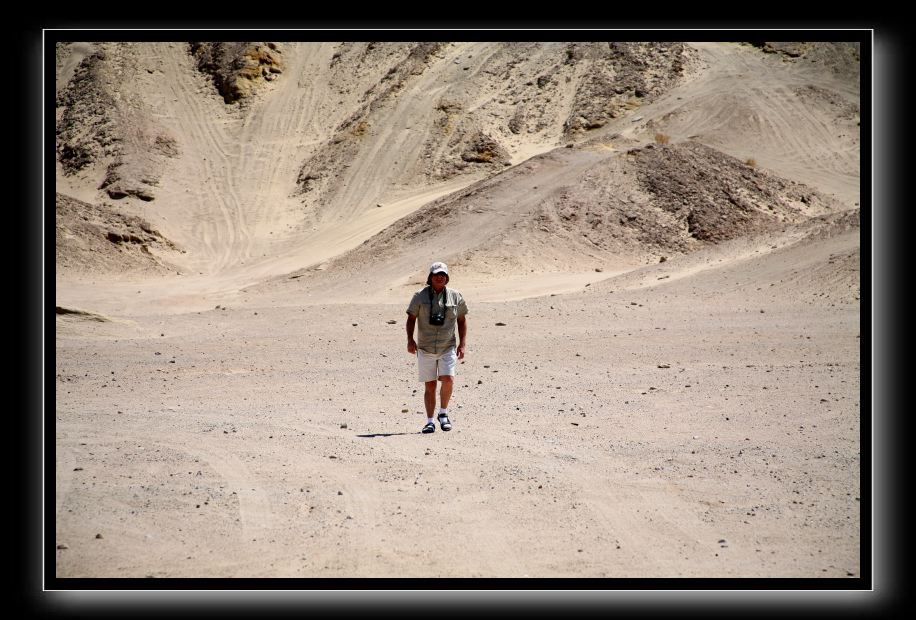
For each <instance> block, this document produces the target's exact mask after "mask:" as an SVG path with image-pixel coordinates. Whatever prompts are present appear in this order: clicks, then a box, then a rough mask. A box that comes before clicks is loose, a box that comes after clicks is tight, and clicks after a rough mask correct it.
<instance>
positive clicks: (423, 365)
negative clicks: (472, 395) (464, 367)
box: [417, 347, 458, 383]
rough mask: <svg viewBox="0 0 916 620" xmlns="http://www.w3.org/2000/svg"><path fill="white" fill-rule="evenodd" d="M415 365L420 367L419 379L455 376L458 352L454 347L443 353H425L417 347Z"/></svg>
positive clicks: (432, 379) (426, 379)
mask: <svg viewBox="0 0 916 620" xmlns="http://www.w3.org/2000/svg"><path fill="white" fill-rule="evenodd" d="M417 365H418V366H419V368H420V381H423V382H424V383H425V382H426V381H435V380H436V379H438V378H439V377H441V376H442V375H451V376H453V377H454V376H455V367H456V366H457V365H458V354H457V352H456V350H455V347H452V348H451V349H449V350H448V351H446V352H444V353H438V354H436V353H427V352H425V351H423V350H421V349H417Z"/></svg>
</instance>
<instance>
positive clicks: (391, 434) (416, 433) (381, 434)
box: [357, 431, 421, 438]
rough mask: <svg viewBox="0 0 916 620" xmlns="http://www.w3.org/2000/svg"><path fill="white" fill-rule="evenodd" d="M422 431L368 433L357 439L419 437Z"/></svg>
mask: <svg viewBox="0 0 916 620" xmlns="http://www.w3.org/2000/svg"><path fill="white" fill-rule="evenodd" d="M419 434H421V431H416V432H415V433H368V434H366V435H357V437H369V438H371V437H394V436H395V435H419Z"/></svg>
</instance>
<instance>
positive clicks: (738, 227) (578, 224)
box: [46, 42, 863, 587]
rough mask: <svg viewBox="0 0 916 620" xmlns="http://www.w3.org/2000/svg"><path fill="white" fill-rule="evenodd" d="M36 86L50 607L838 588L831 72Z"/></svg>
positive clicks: (817, 54) (118, 69) (379, 66)
mask: <svg viewBox="0 0 916 620" xmlns="http://www.w3.org/2000/svg"><path fill="white" fill-rule="evenodd" d="M55 61H56V75H57V93H56V97H57V116H58V134H57V141H58V147H57V152H56V154H52V155H56V157H57V169H58V172H57V192H58V194H57V213H56V229H57V247H56V265H55V267H56V269H55V278H56V306H57V312H58V314H57V325H56V334H55V338H56V351H55V360H54V369H55V377H54V380H55V381H56V391H55V402H54V403H53V405H54V416H53V424H51V425H48V427H47V429H46V430H47V432H53V433H54V438H55V458H56V470H55V472H54V476H55V482H54V483H55V487H56V493H55V498H56V504H55V506H54V507H53V510H52V512H53V518H54V527H55V530H56V540H55V541H54V542H55V544H56V546H57V550H56V575H57V576H58V577H159V578H169V577H595V578H597V577H650V578H651V577H797V578H818V577H834V578H836V577H844V578H846V577H850V578H851V577H859V576H861V574H860V571H861V558H860V554H861V552H862V536H863V533H862V531H861V529H860V527H861V523H860V510H861V509H862V501H861V496H860V489H861V486H860V482H861V481H860V474H861V442H860V431H861V426H860V425H861V420H860V406H861V402H860V389H861V385H860V375H861V368H860V355H861V349H860V347H861V340H860V318H861V315H860V303H861V301H860V273H859V269H860V232H859V231H860V212H859V201H860V195H859V191H860V189H859V165H860V162H859V88H860V87H859V70H858V61H859V56H858V48H857V47H856V46H855V45H853V44H811V43H774V44H754V45H751V44H744V43H737V42H736V43H724V42H720V43H712V42H690V43H677V44H674V43H671V44H661V43H657V44H633V43H630V44H619V43H616V44H615V43H610V44H608V43H600V44H599V43H593V44H582V43H579V44H573V43H526V44H512V43H437V44H429V43H422V44H420V43H296V42H278V43H237V44H228V43H226V44H213V43H86V42H61V43H58V45H57V57H56V59H55ZM436 260H442V261H445V262H446V263H448V265H449V267H450V283H449V286H450V287H453V288H455V289H457V290H458V291H460V292H461V293H462V294H463V296H464V297H465V299H466V300H467V304H468V308H469V313H468V316H467V320H468V326H469V327H468V341H467V355H466V357H465V359H464V360H463V361H462V362H461V363H460V364H459V367H458V372H457V376H456V379H455V390H454V395H453V397H452V401H451V404H450V411H451V418H452V422H453V424H454V428H453V430H451V431H450V432H442V431H441V430H440V429H437V431H436V432H435V433H433V434H431V435H424V434H421V433H420V428H421V426H422V424H423V422H424V421H425V413H424V410H423V387H422V384H421V383H420V382H419V381H418V380H417V370H416V360H415V358H414V357H413V356H412V355H409V354H408V353H407V349H406V333H405V319H406V316H407V315H406V314H405V309H406V307H407V304H408V302H409V300H410V296H411V295H412V294H413V292H414V291H416V290H418V289H420V288H422V287H423V285H424V283H425V280H426V275H427V270H428V267H429V265H430V263H432V262H433V261H436ZM470 587H473V584H472V585H471V586H470Z"/></svg>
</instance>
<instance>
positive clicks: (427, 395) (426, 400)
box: [423, 381, 436, 420]
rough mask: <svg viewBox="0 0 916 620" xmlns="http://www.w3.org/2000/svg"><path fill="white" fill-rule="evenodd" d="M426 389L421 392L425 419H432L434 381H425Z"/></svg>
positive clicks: (434, 392) (434, 396)
mask: <svg viewBox="0 0 916 620" xmlns="http://www.w3.org/2000/svg"><path fill="white" fill-rule="evenodd" d="M425 386H426V391H425V392H424V393H423V404H424V405H426V419H427V420H432V419H433V415H435V413H436V382H435V381H426V382H425Z"/></svg>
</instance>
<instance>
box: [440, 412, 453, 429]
mask: <svg viewBox="0 0 916 620" xmlns="http://www.w3.org/2000/svg"><path fill="white" fill-rule="evenodd" d="M439 426H441V427H442V430H444V431H450V430H452V423H451V422H450V421H449V419H448V415H446V414H444V413H440V414H439Z"/></svg>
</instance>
